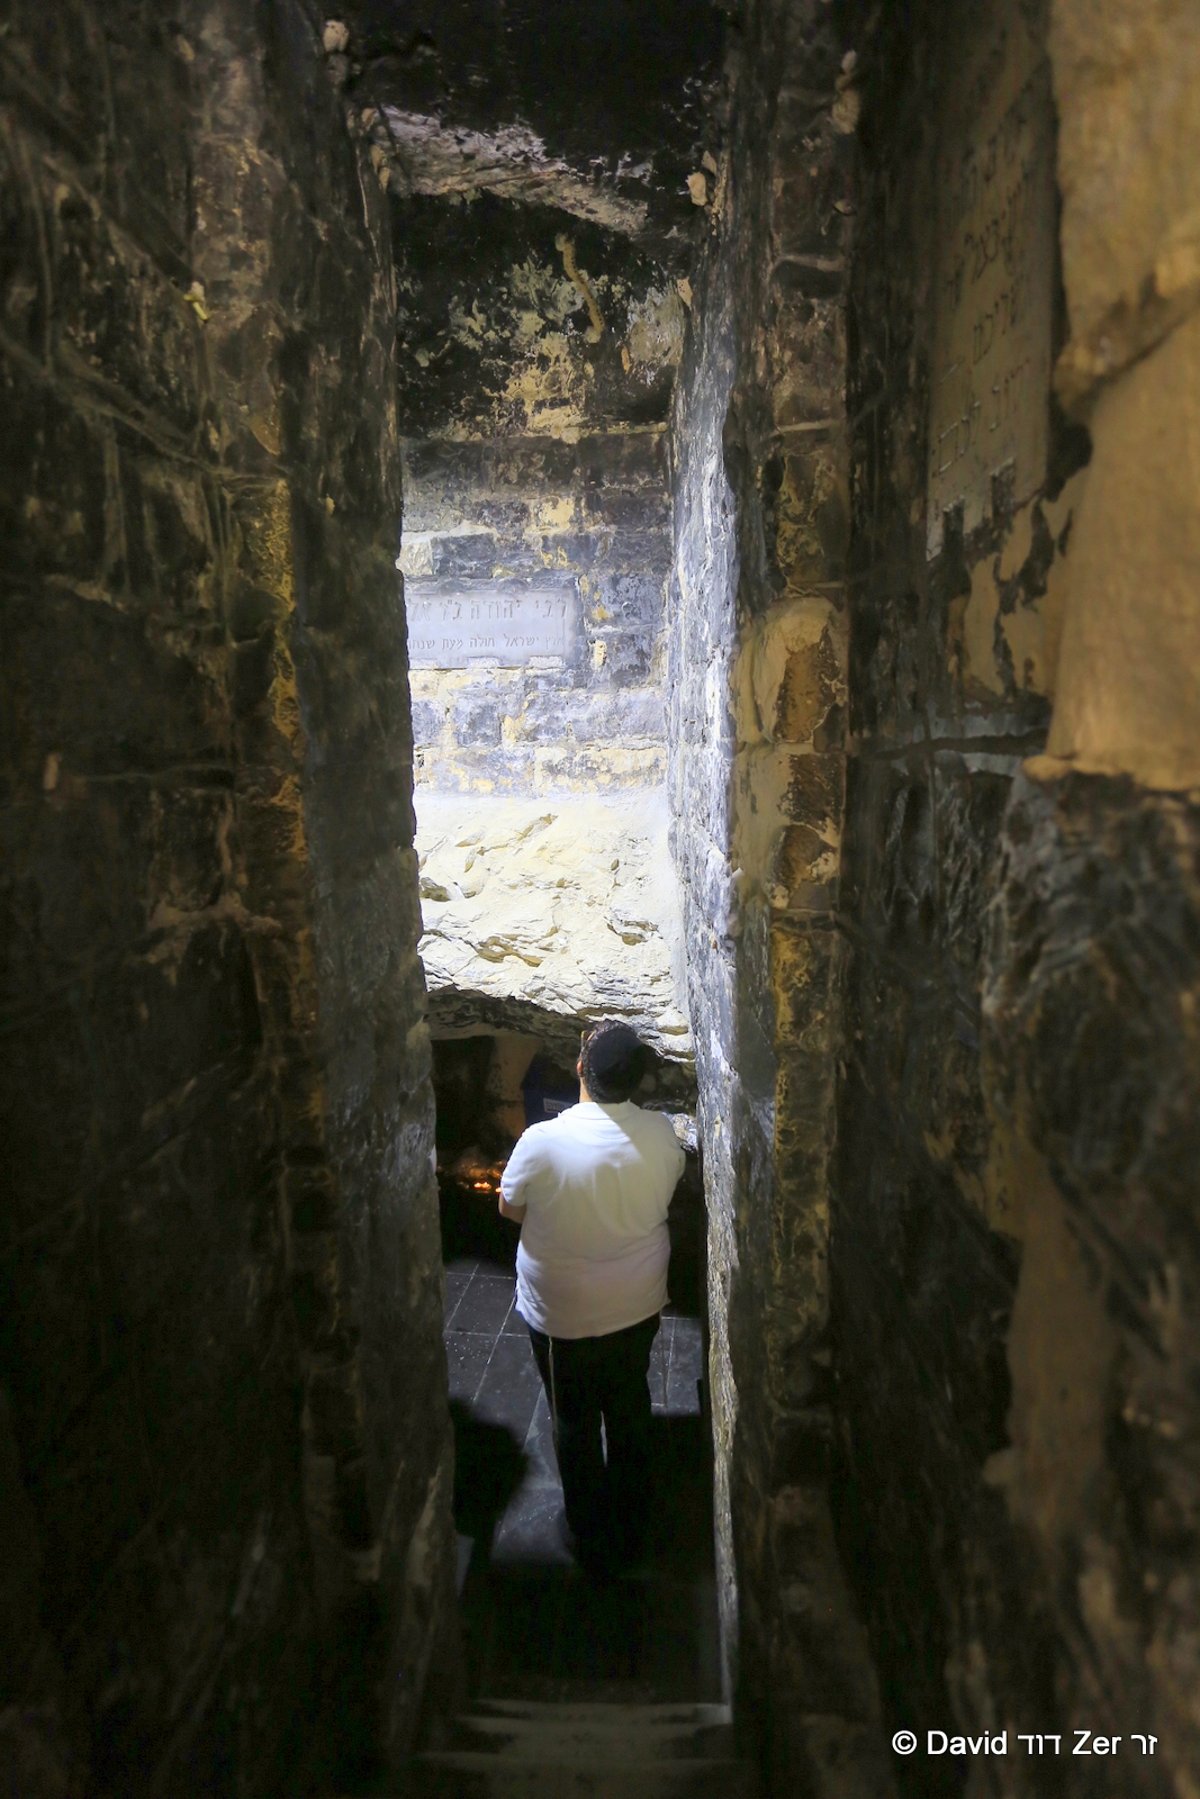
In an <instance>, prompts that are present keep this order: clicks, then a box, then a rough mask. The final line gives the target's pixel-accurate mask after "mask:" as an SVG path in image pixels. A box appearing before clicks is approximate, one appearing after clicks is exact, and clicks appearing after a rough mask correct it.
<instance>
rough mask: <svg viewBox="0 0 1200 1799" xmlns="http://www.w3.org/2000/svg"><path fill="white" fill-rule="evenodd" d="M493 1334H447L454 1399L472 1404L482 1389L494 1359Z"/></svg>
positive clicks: (451, 1393) (447, 1359) (447, 1349)
mask: <svg viewBox="0 0 1200 1799" xmlns="http://www.w3.org/2000/svg"><path fill="white" fill-rule="evenodd" d="M494 1342H495V1339H494V1338H493V1337H484V1336H480V1335H472V1334H470V1333H468V1332H466V1331H448V1332H447V1333H446V1367H447V1371H448V1373H449V1376H450V1397H451V1399H458V1400H462V1401H463V1402H464V1403H465V1404H467V1405H470V1403H471V1401H472V1400H473V1399H474V1398H475V1395H476V1393H477V1392H478V1391H479V1383H480V1381H482V1379H483V1376H484V1372H485V1370H486V1368H487V1365H488V1362H489V1360H490V1359H491V1354H492V1346H493V1344H494Z"/></svg>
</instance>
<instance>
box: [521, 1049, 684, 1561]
mask: <svg viewBox="0 0 1200 1799" xmlns="http://www.w3.org/2000/svg"><path fill="white" fill-rule="evenodd" d="M646 1061H647V1052H646V1049H645V1047H644V1045H643V1044H642V1043H641V1042H640V1041H639V1039H638V1037H637V1035H636V1033H635V1032H634V1031H632V1030H631V1029H630V1028H629V1026H628V1025H625V1024H619V1023H614V1022H612V1021H606V1022H605V1023H603V1024H598V1025H596V1026H595V1027H594V1029H593V1030H591V1031H589V1032H588V1033H587V1035H586V1036H585V1037H584V1040H583V1044H582V1047H581V1049H580V1053H579V1062H578V1064H577V1072H578V1074H579V1104H578V1105H577V1106H571V1107H569V1108H568V1110H567V1111H565V1112H561V1113H560V1114H559V1115H558V1117H557V1118H551V1119H548V1120H547V1121H546V1122H545V1123H543V1124H533V1125H530V1127H529V1129H528V1130H527V1131H526V1132H525V1133H524V1135H523V1136H522V1137H521V1139H520V1141H519V1142H518V1144H517V1146H516V1148H515V1149H514V1150H513V1153H512V1156H511V1157H510V1159H509V1162H508V1166H507V1167H506V1168H505V1170H504V1174H503V1176H502V1178H501V1182H500V1211H501V1213H502V1214H503V1215H504V1217H506V1218H514V1219H516V1220H517V1221H518V1222H519V1223H520V1225H521V1241H520V1245H519V1247H518V1249H517V1310H518V1311H519V1312H520V1314H521V1316H522V1317H523V1318H524V1320H525V1322H526V1324H527V1325H528V1326H529V1336H530V1340H531V1342H532V1344H533V1353H534V1356H535V1358H536V1360H537V1364H538V1368H539V1369H540V1371H541V1376H542V1381H543V1383H544V1385H545V1388H546V1396H547V1398H548V1399H549V1401H550V1409H551V1415H552V1418H553V1420H554V1444H555V1449H556V1452H557V1455H558V1469H559V1474H560V1476H561V1479H562V1488H563V1503H564V1508H565V1510H566V1515H567V1525H568V1529H569V1531H570V1533H571V1534H572V1535H573V1537H574V1539H575V1543H576V1545H577V1547H578V1549H579V1552H580V1555H581V1556H582V1557H584V1558H585V1559H598V1558H603V1557H607V1556H611V1555H613V1554H617V1555H619V1554H621V1553H632V1552H633V1551H635V1550H636V1548H637V1545H638V1541H639V1538H640V1535H641V1531H642V1529H643V1527H644V1524H645V1521H646V1518H647V1514H648V1495H647V1482H648V1479H649V1473H650V1434H651V1424H650V1388H649V1385H648V1382H647V1378H646V1377H647V1373H648V1370H649V1366H650V1350H651V1346H652V1344H653V1342H654V1337H655V1333H656V1332H657V1330H658V1320H659V1313H660V1312H661V1310H662V1307H663V1304H664V1302H665V1300H666V1297H667V1261H668V1257H669V1254H670V1246H669V1242H668V1238H667V1208H668V1207H669V1205H670V1203H671V1195H672V1193H673V1192H674V1191H675V1186H676V1183H677V1182H678V1180H679V1177H680V1175H681V1174H682V1173H683V1166H684V1155H683V1150H682V1149H681V1147H680V1145H679V1142H678V1139H677V1138H676V1136H675V1132H674V1130H673V1129H672V1128H671V1124H670V1121H669V1120H668V1119H667V1118H664V1117H663V1115H662V1114H661V1113H659V1112H644V1111H642V1109H641V1107H640V1106H635V1105H634V1103H633V1100H632V1097H631V1095H632V1094H633V1093H634V1091H635V1090H636V1088H637V1086H638V1083H639V1082H640V1080H641V1078H642V1075H643V1073H644V1071H645V1066H646ZM602 1419H603V1423H604V1441H603V1443H602V1440H601V1430H600V1426H601V1420H602ZM604 1444H607V1449H608V1463H607V1467H606V1465H605V1460H604Z"/></svg>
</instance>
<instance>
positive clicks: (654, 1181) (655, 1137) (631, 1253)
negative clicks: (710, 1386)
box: [500, 1099, 684, 1337]
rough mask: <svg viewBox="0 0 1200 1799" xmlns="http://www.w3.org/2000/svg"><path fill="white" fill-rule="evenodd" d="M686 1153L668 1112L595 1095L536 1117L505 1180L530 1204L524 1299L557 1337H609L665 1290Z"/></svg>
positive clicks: (522, 1271)
mask: <svg viewBox="0 0 1200 1799" xmlns="http://www.w3.org/2000/svg"><path fill="white" fill-rule="evenodd" d="M683 1165H684V1155H683V1150H682V1149H681V1147H680V1144H679V1140H678V1138H677V1137H676V1135H675V1132H674V1131H673V1130H672V1128H671V1124H670V1120H669V1119H667V1118H665V1117H664V1116H663V1115H662V1113H661V1112H643V1111H642V1109H641V1107H640V1106H635V1105H634V1103H633V1101H632V1100H629V1099H627V1100H623V1101H622V1102H621V1104H620V1105H616V1106H604V1105H600V1104H598V1103H597V1102H596V1101H594V1100H586V1101H584V1102H583V1103H581V1104H580V1105H577V1106H571V1107H569V1108H568V1109H567V1111H565V1112H560V1113H559V1115H558V1117H557V1118H550V1119H547V1120H546V1122H545V1123H544V1124H531V1125H530V1127H529V1129H528V1130H527V1131H526V1132H525V1133H524V1135H523V1136H522V1137H521V1139H520V1141H519V1142H518V1144H517V1146H516V1148H515V1149H514V1150H513V1153H512V1155H511V1156H510V1158H509V1161H508V1166H507V1167H506V1168H505V1170H504V1174H503V1176H502V1177H501V1181H500V1191H501V1193H502V1194H503V1195H504V1199H505V1203H506V1204H507V1205H510V1206H524V1207H525V1221H524V1223H523V1224H522V1226H521V1242H520V1245H519V1247H518V1249H517V1310H518V1311H519V1312H520V1314H521V1316H522V1318H524V1319H525V1321H526V1323H527V1324H531V1325H532V1326H533V1328H534V1329H535V1330H539V1331H544V1332H545V1333H546V1335H547V1336H550V1337H606V1336H608V1335H609V1334H610V1333H611V1332H612V1331H619V1330H624V1329H626V1327H627V1326H629V1325H631V1324H640V1323H641V1322H642V1320H643V1319H644V1318H649V1317H651V1316H652V1314H653V1313H655V1312H657V1311H660V1310H661V1309H662V1307H663V1305H664V1304H665V1302H666V1297H667V1260H668V1257H669V1254H670V1245H669V1243H668V1240H667V1207H668V1206H669V1205H670V1203H671V1195H672V1193H673V1192H674V1191H675V1186H676V1183H677V1181H678V1180H679V1177H680V1175H681V1174H682V1173H683Z"/></svg>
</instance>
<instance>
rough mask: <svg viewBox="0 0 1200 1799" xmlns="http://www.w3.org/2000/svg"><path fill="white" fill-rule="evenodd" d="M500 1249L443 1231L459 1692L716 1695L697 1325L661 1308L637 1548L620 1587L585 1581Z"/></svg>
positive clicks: (511, 1241)
mask: <svg viewBox="0 0 1200 1799" xmlns="http://www.w3.org/2000/svg"><path fill="white" fill-rule="evenodd" d="M468 1203H476V1202H468ZM515 1247H516V1233H515V1230H511V1232H510V1231H508V1230H506V1232H505V1234H504V1235H503V1236H502V1237H497V1236H496V1234H495V1232H494V1231H491V1230H489V1232H488V1234H487V1235H486V1236H485V1237H484V1239H483V1241H482V1242H481V1243H479V1244H477V1245H476V1246H475V1248H474V1251H473V1252H472V1249H471V1246H470V1245H469V1244H468V1243H467V1241H466V1240H465V1235H464V1232H463V1231H462V1230H461V1229H456V1230H453V1231H451V1232H449V1233H448V1234H447V1249H448V1251H449V1252H450V1254H449V1259H448V1260H447V1263H446V1332H445V1338H446V1355H447V1360H448V1362H449V1369H450V1399H451V1411H452V1413H453V1417H454V1428H455V1440H456V1450H457V1458H458V1459H457V1475H456V1480H455V1521H456V1525H457V1528H458V1532H459V1543H460V1556H461V1558H462V1564H463V1570H464V1572H463V1591H462V1617H463V1624H464V1634H465V1638H466V1651H467V1659H468V1667H469V1679H470V1682H471V1686H472V1690H473V1692H474V1693H475V1694H477V1695H488V1696H492V1697H501V1696H509V1697H523V1698H526V1699H551V1698H564V1699H565V1698H572V1697H574V1698H581V1697H585V1696H587V1697H592V1698H603V1699H611V1700H614V1701H616V1700H631V1699H639V1700H646V1701H654V1700H664V1701H665V1700H678V1699H691V1700H707V1699H719V1698H720V1697H721V1692H720V1684H721V1683H720V1670H719V1659H718V1650H717V1617H716V1598H715V1587H714V1583H713V1573H712V1464H711V1454H710V1451H709V1448H708V1436H707V1427H706V1423H705V1421H704V1419H703V1418H702V1415H701V1385H700V1383H701V1377H702V1373H703V1365H702V1364H703V1356H702V1346H701V1325H700V1319H699V1318H698V1317H696V1316H694V1315H692V1314H690V1313H688V1312H683V1311H680V1310H677V1309H675V1308H669V1309H668V1311H667V1313H665V1314H664V1317H663V1321H662V1325H661V1328H660V1330H659V1333H658V1337H657V1338H656V1340H655V1344H654V1351H653V1354H652V1357H651V1363H650V1389H651V1400H652V1404H653V1409H654V1417H655V1429H656V1432H657V1434H658V1438H659V1443H658V1457H657V1462H658V1470H659V1486H658V1498H657V1504H656V1510H657V1513H658V1516H657V1517H656V1518H655V1519H654V1520H653V1521H652V1526H651V1533H650V1546H649V1551H648V1553H647V1555H646V1556H645V1557H644V1558H643V1560H642V1561H641V1562H639V1564H638V1565H637V1568H636V1569H635V1570H634V1571H631V1572H629V1573H626V1574H622V1575H620V1576H619V1577H608V1578H599V1577H595V1576H591V1575H587V1574H585V1573H584V1572H583V1571H582V1570H581V1569H579V1568H578V1567H577V1566H576V1564H575V1562H574V1561H573V1560H572V1558H571V1556H570V1555H569V1554H568V1552H567V1550H566V1549H565V1548H564V1547H563V1544H562V1541H561V1538H560V1536H559V1521H560V1517H561V1511H562V1495H561V1491H560V1488H559V1484H558V1474H557V1470H556V1467H555V1461H554V1448H553V1443H552V1440H551V1434H550V1412H549V1407H548V1405H547V1402H546V1398H545V1394H544V1393H543V1391H542V1384H541V1380H540V1379H539V1376H538V1372H537V1367H536V1365H535V1363H534V1360H533V1352H532V1350H531V1349H530V1346H529V1338H528V1334H527V1332H526V1329H525V1325H524V1322H523V1321H522V1319H521V1318H520V1316H519V1315H518V1314H517V1312H516V1311H515V1309H514V1307H513V1287H514V1277H513V1273H512V1267H511V1260H512V1256H513V1255H514V1254H515ZM689 1285H690V1283H686V1282H685V1283H684V1288H685V1289H686V1288H687V1287H688V1286H689Z"/></svg>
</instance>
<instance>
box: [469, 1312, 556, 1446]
mask: <svg viewBox="0 0 1200 1799" xmlns="http://www.w3.org/2000/svg"><path fill="white" fill-rule="evenodd" d="M541 1391H542V1378H541V1375H540V1374H539V1373H538V1371H537V1363H536V1362H535V1361H534V1359H533V1351H532V1349H531V1348H530V1346H529V1340H528V1338H521V1337H500V1338H498V1339H496V1341H495V1345H494V1348H493V1350H492V1354H491V1357H490V1359H489V1361H488V1365H487V1372H486V1373H485V1375H484V1377H483V1380H482V1382H481V1383H480V1385H479V1388H478V1390H477V1391H476V1394H475V1400H474V1411H475V1414H476V1416H477V1417H478V1418H481V1419H483V1420H485V1421H486V1422H487V1423H489V1424H503V1425H506V1426H507V1427H508V1429H509V1430H511V1431H512V1432H513V1433H514V1434H515V1435H516V1437H517V1440H518V1442H524V1440H525V1433H526V1432H527V1431H528V1429H529V1424H530V1420H531V1419H532V1417H533V1414H534V1411H535V1409H536V1407H537V1402H538V1397H539V1395H540V1394H541Z"/></svg>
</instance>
